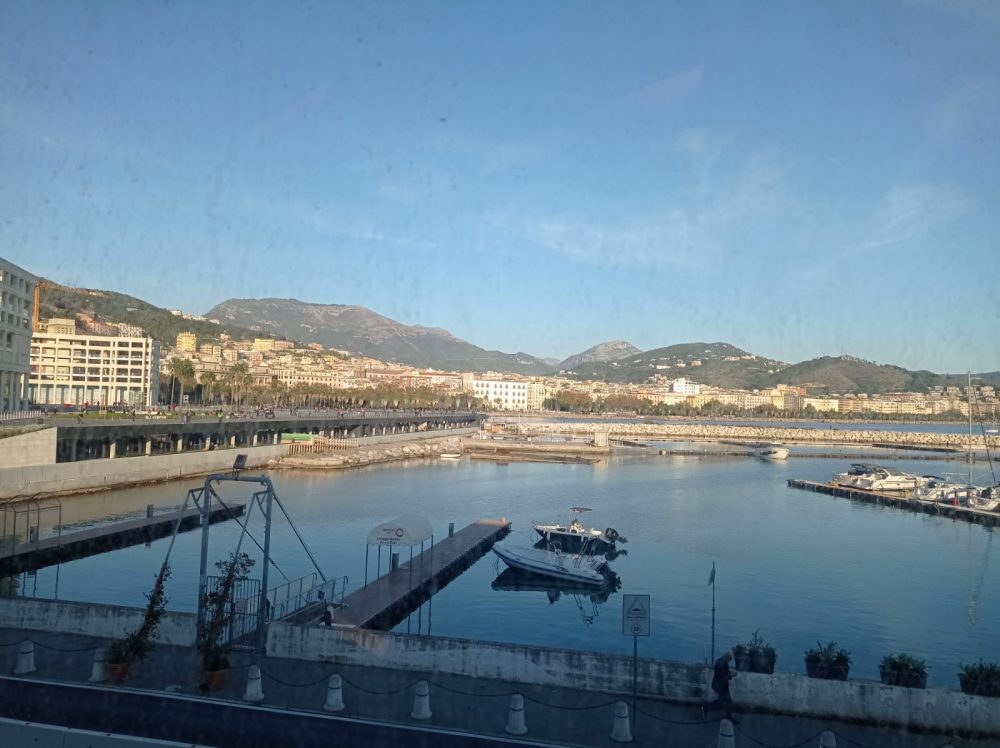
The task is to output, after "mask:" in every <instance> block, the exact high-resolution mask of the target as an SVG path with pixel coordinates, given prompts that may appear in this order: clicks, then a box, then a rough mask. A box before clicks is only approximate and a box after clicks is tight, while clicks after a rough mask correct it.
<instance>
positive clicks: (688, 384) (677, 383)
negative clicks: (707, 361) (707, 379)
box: [670, 361, 701, 395]
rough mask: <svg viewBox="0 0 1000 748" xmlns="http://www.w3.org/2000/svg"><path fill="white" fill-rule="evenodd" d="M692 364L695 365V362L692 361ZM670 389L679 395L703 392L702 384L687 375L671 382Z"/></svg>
mask: <svg viewBox="0 0 1000 748" xmlns="http://www.w3.org/2000/svg"><path fill="white" fill-rule="evenodd" d="M691 364H692V366H693V365H694V362H693V361H692V362H691ZM699 366H700V364H699ZM670 391H671V392H676V393H677V394H679V395H698V394H700V393H701V385H700V384H698V383H697V382H692V381H691V380H690V379H687V378H686V377H679V378H677V379H674V380H672V381H671V382H670Z"/></svg>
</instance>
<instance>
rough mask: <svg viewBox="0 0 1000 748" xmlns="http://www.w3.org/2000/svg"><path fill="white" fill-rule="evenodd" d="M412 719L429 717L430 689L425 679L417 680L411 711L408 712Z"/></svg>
mask: <svg viewBox="0 0 1000 748" xmlns="http://www.w3.org/2000/svg"><path fill="white" fill-rule="evenodd" d="M410 716H411V717H413V719H430V718H431V689H430V686H428V685H427V681H425V680H421V681H417V691H416V695H415V696H414V697H413V711H412V712H410Z"/></svg>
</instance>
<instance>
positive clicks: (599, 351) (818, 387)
mask: <svg viewBox="0 0 1000 748" xmlns="http://www.w3.org/2000/svg"><path fill="white" fill-rule="evenodd" d="M46 283H47V284H48V285H47V287H46V288H44V289H43V291H42V294H41V305H40V310H39V312H40V316H41V318H42V319H46V318H48V317H71V318H72V317H75V316H76V314H77V313H78V312H86V313H89V314H92V315H94V316H95V317H97V318H98V319H100V320H102V321H106V322H128V323H131V324H136V325H139V326H140V327H142V328H143V329H144V330H145V331H146V334H148V335H150V336H151V337H153V338H154V339H156V340H158V341H159V342H161V343H163V344H165V345H173V344H174V341H175V339H176V336H177V333H179V332H194V333H196V334H197V335H198V338H199V340H214V339H218V336H219V334H220V333H228V334H229V335H230V336H232V337H233V338H235V339H252V338H253V337H254V336H256V335H265V334H267V335H275V336H279V337H284V338H288V339H290V340H293V341H299V342H319V343H321V344H323V345H325V346H327V347H333V348H341V349H344V350H348V351H351V352H353V353H359V354H363V355H369V356H372V357H373V358H378V359H381V360H386V361H393V360H395V361H399V362H401V363H407V364H410V365H413V366H433V367H434V368H438V369H443V370H452V371H460V370H471V371H486V370H495V371H508V372H516V373H521V374H548V373H553V372H555V371H558V370H563V371H572V374H571V375H569V376H573V377H575V378H577V379H603V380H605V381H609V382H622V383H624V382H632V383H637V384H638V383H643V382H647V381H649V379H650V377H651V376H654V375H658V376H659V378H660V379H661V380H668V379H675V378H677V377H686V378H688V379H690V380H692V381H695V382H698V383H700V384H705V385H712V386H717V387H726V388H732V389H737V388H738V389H761V388H764V387H772V386H774V385H776V384H791V385H798V386H803V387H806V388H807V389H808V390H809V392H810V393H811V394H817V395H822V394H824V393H834V392H836V393H838V394H847V393H859V394H860V393H868V394H877V393H882V392H889V391H894V390H913V391H926V390H927V389H929V388H930V387H933V386H956V387H963V388H964V386H965V385H966V383H967V375H966V374H936V373H934V372H931V371H927V370H918V371H910V370H908V369H905V368H903V367H900V366H893V365H890V364H878V363H875V362H872V361H865V360H862V359H859V358H855V357H853V356H837V357H834V356H820V357H818V358H814V359H810V360H808V361H802V362H799V363H797V364H792V365H789V364H786V363H783V362H781V361H777V360H775V359H770V358H767V357H764V356H759V355H755V354H752V353H749V352H747V351H744V350H742V349H740V348H737V347H735V346H733V345H731V344H729V343H721V342H720V343H680V344H676V345H671V346H665V347H662V348H655V349H652V350H649V351H644V352H638V349H636V348H635V346H633V345H632V344H631V343H628V342H627V341H609V342H606V343H600V344H598V345H595V346H592V347H591V348H588V349H587V350H586V351H583V352H581V353H578V354H576V355H575V356H570V357H569V358H567V359H565V360H564V361H562V362H555V361H554V360H553V359H547V360H543V359H539V358H537V357H535V356H532V355H530V354H527V353H523V352H518V353H514V354H509V353H503V352H502V351H490V350H485V349H483V348H480V347H478V346H475V345H473V344H471V343H467V342H465V341H463V340H461V339H459V338H457V337H455V336H454V335H452V334H451V333H450V332H448V331H447V330H445V329H442V328H439V327H425V326H422V325H404V324H402V323H399V322H396V321H395V320H392V319H390V318H388V317H385V316H383V315H380V314H377V313H375V312H373V311H371V310H369V309H367V308H365V307H362V306H356V305H346V304H307V303H305V302H301V301H297V300H295V299H230V300H228V301H226V302H223V303H222V304H218V305H216V306H215V307H213V308H212V310H211V311H210V312H209V313H208V314H206V315H205V316H206V317H208V318H211V319H219V320H221V324H218V325H216V324H213V323H211V322H207V321H201V320H191V319H185V318H183V317H179V316H176V315H174V314H171V312H170V311H169V310H167V309H163V308H160V307H157V306H154V305H153V304H150V303H148V302H146V301H143V300H142V299H138V298H135V297H133V296H129V295H127V294H122V293H118V292H116V291H106V290H98V289H86V288H73V287H70V286H62V285H60V284H58V283H55V282H52V281H46ZM630 349H631V350H630ZM619 354H622V355H619ZM587 358H591V359H594V360H590V361H587V360H585V359H587ZM601 358H604V359H605V360H597V359H601ZM575 361H579V363H575ZM695 362H700V363H699V364H698V365H695ZM567 364H572V366H567ZM680 364H684V365H683V366H681V365H680ZM974 376H975V377H976V381H977V383H979V384H992V385H994V386H997V387H1000V371H992V372H981V373H978V374H975V375H974Z"/></svg>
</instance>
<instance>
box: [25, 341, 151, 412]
mask: <svg viewBox="0 0 1000 748" xmlns="http://www.w3.org/2000/svg"><path fill="white" fill-rule="evenodd" d="M159 390H160V346H159V344H158V343H157V342H156V341H154V340H153V339H152V338H122V337H117V338H110V337H105V336H100V335H59V334H52V333H48V332H37V333H35V334H34V336H32V338H31V375H30V378H29V380H28V392H29V396H30V397H31V399H32V400H33V401H34V402H35V403H36V404H39V405H62V404H69V405H86V404H90V405H105V406H106V405H111V404H113V403H127V404H128V405H132V406H139V407H149V406H151V405H154V404H156V402H157V401H158V399H159Z"/></svg>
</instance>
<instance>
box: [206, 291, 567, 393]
mask: <svg viewBox="0 0 1000 748" xmlns="http://www.w3.org/2000/svg"><path fill="white" fill-rule="evenodd" d="M206 316H208V317H213V318H217V319H221V320H226V321H229V322H231V323H232V324H235V325H239V326H241V327H247V328H249V329H251V330H254V329H258V330H261V331H268V332H271V333H276V334H281V335H285V336H287V337H290V338H292V339H294V340H303V341H306V342H314V343H320V344H321V345H323V346H325V347H327V348H339V349H343V350H346V351H349V352H351V353H356V354H361V355H364V356H370V357H371V358H377V359H379V360H382V361H387V362H399V363H405V364H409V365H411V366H421V367H433V368H435V369H444V370H453V371H459V370H472V371H488V370H496V371H510V372H515V373H519V374H542V373H545V372H547V371H549V370H550V369H551V367H550V366H549V365H548V364H546V363H545V362H544V361H542V360H541V359H539V358H536V357H535V356H532V355H530V354H527V353H522V352H518V353H514V354H510V353H504V352H502V351H488V350H486V349H484V348H480V347H479V346H476V345H473V344H472V343H468V342H466V341H464V340H461V339H459V338H457V337H455V336H454V335H452V334H451V333H450V332H448V331H447V330H444V329H442V328H440V327H424V326H422V325H404V324H402V323H401V322H397V321H395V320H393V319H390V318H389V317H384V316H382V315H381V314H378V313H376V312H373V311H372V310H370V309H367V308H366V307H363V306H356V305H347V304H312V303H307V302H303V301H299V300H298V299H273V298H271V299H227V300H226V301H223V302H222V303H221V304H216V305H215V306H214V307H212V309H211V310H209V312H208V313H207V314H206Z"/></svg>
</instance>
